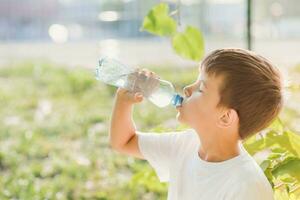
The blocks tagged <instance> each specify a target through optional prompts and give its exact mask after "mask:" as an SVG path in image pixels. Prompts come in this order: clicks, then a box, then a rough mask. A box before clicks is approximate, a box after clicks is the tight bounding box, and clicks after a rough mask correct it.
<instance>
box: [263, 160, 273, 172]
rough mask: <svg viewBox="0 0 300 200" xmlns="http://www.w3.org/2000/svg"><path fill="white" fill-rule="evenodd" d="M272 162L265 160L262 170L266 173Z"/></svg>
mask: <svg viewBox="0 0 300 200" xmlns="http://www.w3.org/2000/svg"><path fill="white" fill-rule="evenodd" d="M270 165H271V161H270V160H264V161H263V162H262V163H261V164H260V167H261V168H262V170H263V171H265V170H266V169H267V168H268V167H270Z"/></svg>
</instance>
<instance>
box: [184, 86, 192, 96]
mask: <svg viewBox="0 0 300 200" xmlns="http://www.w3.org/2000/svg"><path fill="white" fill-rule="evenodd" d="M183 93H184V95H185V96H186V97H189V96H191V92H190V89H189V88H188V86H186V87H184V88H183Z"/></svg>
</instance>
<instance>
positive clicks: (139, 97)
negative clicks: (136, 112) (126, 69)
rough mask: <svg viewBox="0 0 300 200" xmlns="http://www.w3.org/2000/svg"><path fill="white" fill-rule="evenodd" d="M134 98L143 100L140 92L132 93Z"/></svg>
mask: <svg viewBox="0 0 300 200" xmlns="http://www.w3.org/2000/svg"><path fill="white" fill-rule="evenodd" d="M134 99H135V100H136V101H138V102H139V101H142V100H143V95H142V94H141V93H135V95H134Z"/></svg>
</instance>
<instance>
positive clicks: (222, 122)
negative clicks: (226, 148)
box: [217, 109, 238, 128]
mask: <svg viewBox="0 0 300 200" xmlns="http://www.w3.org/2000/svg"><path fill="white" fill-rule="evenodd" d="M237 120H238V114H237V112H236V111H235V110H234V109H227V110H224V112H223V113H222V114H221V116H220V118H219V120H218V122H217V126H218V127H220V128H228V127H230V126H232V125H233V124H234V123H235V122H236V121H237Z"/></svg>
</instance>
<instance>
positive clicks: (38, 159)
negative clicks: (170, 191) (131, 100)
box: [0, 0, 300, 200]
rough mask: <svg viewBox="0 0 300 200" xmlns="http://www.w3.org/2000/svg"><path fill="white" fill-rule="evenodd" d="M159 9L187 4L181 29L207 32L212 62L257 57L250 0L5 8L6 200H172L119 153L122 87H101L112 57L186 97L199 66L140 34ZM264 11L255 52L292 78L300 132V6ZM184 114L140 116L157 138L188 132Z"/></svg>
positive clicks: (287, 3)
mask: <svg viewBox="0 0 300 200" xmlns="http://www.w3.org/2000/svg"><path fill="white" fill-rule="evenodd" d="M159 2H166V3H168V4H169V6H170V8H171V10H174V9H176V8H177V7H178V5H180V19H177V16H174V18H175V19H177V21H178V23H180V26H179V29H184V27H185V26H186V25H188V24H189V25H193V26H196V27H198V28H199V29H200V30H201V31H202V33H203V34H204V39H205V50H206V53H208V52H210V51H211V50H214V49H216V48H222V47H240V48H246V47H247V42H246V16H247V13H246V10H247V9H246V5H247V3H246V0H181V1H177V0H167V1H158V0H147V1H141V0H140V1H139V0H88V1H87V0H86V1H84V0H0V199H30V200H32V199H101V200H104V199H128V200H129V199H130V200H132V199H166V190H167V185H166V184H161V183H159V181H158V179H157V178H156V176H155V174H154V172H153V171H152V169H151V168H150V167H149V165H148V164H147V163H146V162H145V161H141V160H137V159H133V158H130V157H126V156H123V155H120V154H118V153H116V152H113V151H112V150H111V149H110V148H109V147H108V127H109V118H110V115H111V112H112V107H113V98H114V93H115V88H114V87H111V86H107V85H104V84H103V83H99V82H96V81H95V79H94V69H95V67H96V65H97V63H98V59H99V58H100V57H101V56H104V55H108V56H112V57H115V58H117V59H119V60H120V61H121V62H123V63H125V64H127V65H132V66H140V67H145V68H149V69H151V70H153V71H154V72H156V73H157V74H159V75H160V76H161V77H162V78H163V79H166V80H169V81H171V82H173V83H174V85H175V87H176V89H177V90H178V91H182V88H183V87H184V86H185V85H187V84H189V83H191V82H192V81H194V80H195V79H196V77H197V75H198V72H197V66H198V63H196V62H192V61H187V60H185V59H182V58H181V57H179V56H178V55H176V54H175V53H174V51H173V49H172V47H171V43H170V40H169V39H168V38H161V37H157V36H154V35H151V34H149V33H147V32H143V31H141V30H140V27H141V25H142V22H143V18H144V17H145V16H146V15H147V13H148V12H149V10H150V9H151V8H152V7H153V6H154V5H156V4H158V3H159ZM178 2H180V4H178ZM252 11H253V14H252V34H253V35H252V37H253V39H252V49H253V50H254V51H255V52H257V53H259V54H261V55H263V56H265V57H267V58H268V59H270V60H271V61H272V62H273V63H274V64H275V65H276V66H277V67H278V68H280V70H282V71H283V72H284V73H286V74H287V76H286V77H287V78H286V80H289V81H290V83H291V84H290V85H291V86H290V89H291V91H292V92H291V94H290V95H291V98H290V100H288V101H287V103H286V106H285V109H284V112H283V113H282V114H281V119H282V121H283V122H284V123H285V124H286V126H288V127H289V128H291V129H292V130H294V131H296V132H298V133H299V132H300V126H299V119H300V109H299V105H298V103H297V102H299V100H300V95H299V87H298V86H299V80H300V79H299V77H300V65H299V64H300V56H299V52H300V1H299V0H265V1H259V0H253V1H252ZM179 73H180V76H178V74H179ZM175 115H176V111H175V110H174V109H173V108H170V107H168V108H165V112H161V109H159V108H157V107H155V106H154V105H152V104H151V103H149V102H148V101H147V100H146V101H144V102H142V103H141V104H138V105H136V106H135V110H134V119H135V122H136V125H137V129H139V130H141V131H145V132H147V131H155V132H164V131H172V130H180V129H184V128H187V127H184V126H183V125H180V124H178V122H177V121H176V119H175Z"/></svg>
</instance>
